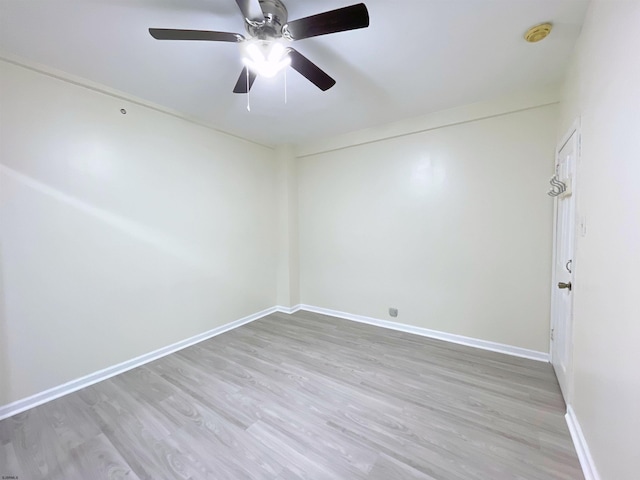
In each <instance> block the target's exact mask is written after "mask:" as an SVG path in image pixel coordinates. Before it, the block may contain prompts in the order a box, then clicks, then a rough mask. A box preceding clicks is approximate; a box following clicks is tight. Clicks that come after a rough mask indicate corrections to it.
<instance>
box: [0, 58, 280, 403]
mask: <svg viewBox="0 0 640 480" xmlns="http://www.w3.org/2000/svg"><path fill="white" fill-rule="evenodd" d="M0 69H1V70H0V79H1V84H0V135H1V137H0V242H1V243H0V268H1V270H0V272H1V276H0V280H1V282H2V283H1V284H0V286H1V287H2V288H1V289H0V292H1V294H0V314H1V317H0V341H1V342H2V344H1V345H0V352H2V354H1V356H0V361H1V362H2V363H1V366H0V405H1V404H6V403H9V402H11V401H14V400H17V399H21V398H24V397H27V396H29V395H31V394H35V393H37V392H40V391H43V390H45V389H47V388H50V387H54V386H57V385H60V384H62V383H64V382H66V381H69V380H72V379H75V378H77V377H80V376H83V375H85V374H88V373H92V372H94V371H97V370H99V369H102V368H105V367H109V366H112V365H114V364H117V363H119V362H122V361H125V360H128V359H131V358H133V357H136V356H138V355H141V354H144V353H147V352H149V351H152V350H155V349H157V348H160V347H164V346H166V345H169V344H171V343H174V342H177V341H179V340H182V339H185V338H188V337H190V336H193V335H195V334H198V333H201V332H204V331H207V330H209V329H212V328H214V327H216V326H218V325H221V324H224V323H228V322H230V321H233V320H236V319H239V318H241V317H244V316H246V315H249V314H252V313H255V312H257V311H260V310H263V309H265V308H268V307H272V306H273V305H274V304H275V303H276V253H277V233H278V232H277V231H276V228H275V227H274V226H273V225H274V222H273V219H274V218H275V217H276V209H277V198H276V170H277V165H276V162H275V157H274V153H273V151H272V150H271V149H269V148H265V147H262V146H259V145H256V144H253V143H250V142H246V141H243V140H239V139H236V138H233V137H230V136H227V135H224V134H221V133H219V132H216V131H214V130H211V129H208V128H204V127H201V126H198V125H195V124H192V123H189V122H187V121H185V120H181V119H179V118H176V117H174V116H171V115H168V114H165V113H161V112H158V111H156V110H153V109H151V108H147V107H143V106H140V105H137V104H134V103H131V102H127V101H123V100H120V99H118V98H115V97H113V96H110V95H105V94H102V93H99V92H96V91H93V90H90V89H87V88H83V87H80V86H77V85H73V84H71V83H68V82H64V81H61V80H58V79H55V78H52V77H50V76H47V75H44V74H41V73H37V72H35V71H32V70H29V69H26V68H23V67H19V66H16V65H13V64H11V63H7V62H4V61H2V62H0ZM121 108H126V110H127V112H128V113H127V114H126V115H122V114H121V113H120V109H121Z"/></svg>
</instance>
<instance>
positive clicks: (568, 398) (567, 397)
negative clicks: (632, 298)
mask: <svg viewBox="0 0 640 480" xmlns="http://www.w3.org/2000/svg"><path fill="white" fill-rule="evenodd" d="M580 126H581V119H580V117H578V118H577V119H575V120H574V121H573V123H572V124H571V127H570V128H569V129H568V130H567V132H566V133H565V134H564V135H563V136H562V138H561V140H560V142H558V144H557V147H556V152H555V159H554V173H555V171H556V169H557V167H558V159H559V156H560V152H561V151H562V149H563V148H564V146H565V145H566V144H567V142H569V140H571V137H572V136H573V135H576V152H575V162H574V165H575V172H574V178H573V185H572V193H571V195H572V196H573V197H574V207H575V209H574V218H573V227H574V237H573V258H572V262H571V267H572V272H571V278H572V285H573V284H574V283H575V278H576V271H577V270H576V268H577V262H576V253H577V243H578V224H579V221H578V219H579V207H578V195H577V190H578V188H577V186H578V180H579V171H580V157H581V154H582V133H581V128H580ZM557 222H558V199H557V198H554V199H553V244H552V245H553V247H552V258H551V306H550V316H549V324H550V325H549V361H550V363H551V364H552V366H553V352H554V349H553V340H552V338H551V337H552V332H553V329H554V327H555V315H554V314H555V311H554V310H555V305H556V302H555V298H556V297H555V296H556V295H557V294H558V291H559V290H558V288H557V286H556V283H557V279H556V268H555V267H556V253H557V252H556V249H557V240H558V238H557V236H558V231H557V230H558V229H557V226H558V225H557ZM574 291H575V289H574ZM574 291H572V295H571V297H570V301H571V320H570V328H569V331H568V332H567V333H568V335H567V337H568V341H567V345H566V347H567V356H568V359H569V360H568V365H567V378H568V379H570V380H569V381H567V385H565V389H566V391H563V390H562V388H561V389H560V390H561V393H562V396H563V398H564V401H565V404H566V405H567V406H569V405H570V404H571V403H572V396H573V381H572V378H573V331H574V328H573V323H574V304H575V302H574Z"/></svg>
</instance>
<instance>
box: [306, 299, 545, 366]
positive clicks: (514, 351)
mask: <svg viewBox="0 0 640 480" xmlns="http://www.w3.org/2000/svg"><path fill="white" fill-rule="evenodd" d="M296 308H297V309H298V310H306V311H308V312H314V313H320V314H323V315H329V316H331V317H338V318H343V319H345V320H352V321H354V322H360V323H367V324H369V325H375V326H377V327H383V328H389V329H391V330H398V331H401V332H407V333H413V334H415V335H421V336H423V337H429V338H436V339H438V340H444V341H446V342H451V343H458V344H460V345H466V346H469V347H475V348H481V349H482V350H491V351H492V352H498V353H506V354H507V355H513V356H515V357H522V358H528V359H530V360H537V361H539V362H549V354H548V353H545V352H538V351H536V350H529V349H526V348H521V347H514V346H512V345H506V344H503V343H496V342H490V341H488V340H480V339H477V338H471V337H465V336H462V335H455V334H453V333H446V332H440V331H438V330H430V329H428V328H422V327H415V326H413V325H406V324H403V323H397V322H390V321H388V320H381V319H378V318H372V317H365V316H363V315H354V314H352V313H346V312H340V311H337V310H330V309H328V308H321V307H314V306H313V305H304V304H301V305H297V307H296ZM296 311H297V310H296Z"/></svg>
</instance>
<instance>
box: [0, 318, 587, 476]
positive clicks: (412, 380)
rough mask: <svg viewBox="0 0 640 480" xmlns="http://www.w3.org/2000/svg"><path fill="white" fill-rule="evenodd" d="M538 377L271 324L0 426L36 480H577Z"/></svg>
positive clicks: (327, 322) (365, 329)
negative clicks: (301, 479) (205, 479)
mask: <svg viewBox="0 0 640 480" xmlns="http://www.w3.org/2000/svg"><path fill="white" fill-rule="evenodd" d="M564 410H565V406H564V403H563V400H562V397H561V395H560V391H559V388H558V385H557V382H556V379H555V377H554V374H553V372H552V369H551V367H550V365H549V364H545V363H542V362H535V361H530V360H525V359H520V358H515V357H510V356H507V355H502V354H498V353H493V352H486V351H482V350H477V349H473V348H469V347H464V346H460V345H454V344H449V343H446V342H441V341H438V340H432V339H427V338H423V337H419V336H415V335H410V334H406V333H401V332H396V331H392V330H386V329H381V328H378V327H373V326H369V325H363V324H359V323H354V322H349V321H346V320H340V319H336V318H332V317H327V316H323V315H318V314H313V313H309V312H298V313H296V314H294V315H284V314H274V315H270V316H269V317H266V318H264V319H261V320H258V321H256V322H253V323H251V324H248V325H245V326H243V327H240V328H238V329H235V330H233V331H231V332H227V333H225V334H223V335H220V336H217V337H214V338H212V339H210V340H207V341H204V342H202V343H199V344H197V345H195V346H193V347H190V348H187V349H185V350H182V351H180V352H177V353H174V354H172V355H169V356H167V357H164V358H162V359H160V360H157V361H154V362H152V363H149V364H147V365H145V366H143V367H139V368H136V369H134V370H131V371H129V372H127V373H124V374H121V375H118V376H116V377H113V378H111V379H109V380H106V381H103V382H100V383H98V384H96V385H93V386H91V387H88V388H85V389H83V390H80V391H78V392H75V393H72V394H70V395H67V396H65V397H62V398H60V399H58V400H54V401H52V402H49V403H47V404H45V405H42V406H40V407H37V408H34V409H32V410H29V411H27V412H25V413H22V414H19V415H15V416H14V417H11V418H8V419H6V420H3V421H2V422H0V441H1V445H0V446H1V448H0V475H5V476H7V475H15V476H18V477H19V479H20V480H36V479H51V480H53V479H60V480H62V479H64V480H72V479H82V480H94V479H102V478H126V479H131V480H133V479H154V480H158V479H200V478H207V479H216V480H223V479H245V478H246V479H278V480H289V479H300V478H305V479H349V480H352V479H364V478H367V479H380V480H395V479H422V480H427V479H430V480H433V479H438V480H478V479H482V480H502V479H521V480H525V479H526V480H543V479H554V480H555V479H560V480H562V479H582V478H584V477H583V476H582V473H581V470H580V466H579V463H578V460H577V457H576V453H575V450H574V448H573V445H572V443H571V439H570V436H569V432H568V430H567V426H566V423H565V420H564V418H563V415H564Z"/></svg>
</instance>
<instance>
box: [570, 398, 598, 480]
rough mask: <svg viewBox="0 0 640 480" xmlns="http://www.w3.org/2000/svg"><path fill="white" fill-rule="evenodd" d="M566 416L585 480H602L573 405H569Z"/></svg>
mask: <svg viewBox="0 0 640 480" xmlns="http://www.w3.org/2000/svg"><path fill="white" fill-rule="evenodd" d="M564 418H565V419H566V420H567V426H568V427H569V432H570V433H571V439H572V440H573V445H574V446H575V447H576V453H577V454H578V459H579V460H580V466H581V467H582V472H583V473H584V478H585V480H600V475H598V470H596V465H595V463H594V462H593V457H592V456H591V452H590V451H589V445H588V444H587V440H586V439H585V438H584V435H583V433H582V428H581V427H580V423H579V422H578V417H576V412H575V411H574V410H573V408H572V407H571V405H568V406H567V414H566V415H565V416H564Z"/></svg>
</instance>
